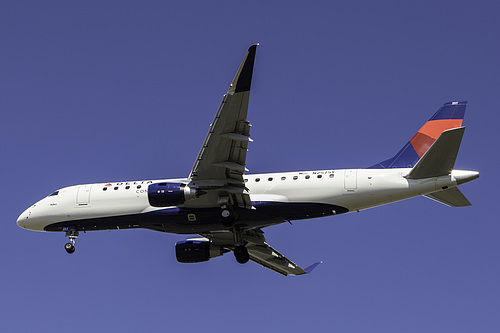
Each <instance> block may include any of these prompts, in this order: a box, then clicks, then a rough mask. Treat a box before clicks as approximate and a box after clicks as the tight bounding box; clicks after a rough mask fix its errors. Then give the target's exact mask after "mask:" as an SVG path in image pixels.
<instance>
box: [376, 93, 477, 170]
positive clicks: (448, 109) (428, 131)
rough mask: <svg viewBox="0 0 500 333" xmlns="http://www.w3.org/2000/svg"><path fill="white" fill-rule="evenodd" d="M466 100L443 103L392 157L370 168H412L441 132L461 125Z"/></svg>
mask: <svg viewBox="0 0 500 333" xmlns="http://www.w3.org/2000/svg"><path fill="white" fill-rule="evenodd" d="M466 107H467V102H465V101H464V102H450V103H446V104H444V105H443V106H442V107H441V108H440V109H439V110H438V111H437V112H436V113H435V114H434V115H433V116H432V118H431V119H429V121H427V122H426V123H425V124H424V126H422V128H421V129H419V130H418V132H417V134H415V135H414V136H413V137H412V138H411V139H410V141H409V142H408V143H407V144H406V145H405V146H404V147H403V148H402V149H401V150H400V151H399V152H398V153H397V154H396V155H394V156H393V157H392V158H390V159H388V160H385V161H383V162H380V163H377V164H375V165H372V166H371V167H370V169H387V168H413V166H415V164H416V163H417V162H418V160H419V159H420V158H421V157H422V156H423V155H424V154H425V153H426V152H427V150H428V149H429V148H430V146H431V145H432V144H433V143H434V141H436V139H437V138H438V137H439V136H440V135H441V133H442V132H444V131H446V130H449V129H452V128H458V127H461V126H462V123H463V120H464V113H465V108H466Z"/></svg>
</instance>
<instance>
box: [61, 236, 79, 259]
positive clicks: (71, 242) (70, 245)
mask: <svg viewBox="0 0 500 333" xmlns="http://www.w3.org/2000/svg"><path fill="white" fill-rule="evenodd" d="M66 237H68V238H69V242H68V243H66V244H64V249H65V250H66V252H68V253H69V254H71V253H73V252H75V242H76V238H77V237H78V231H76V230H69V231H66Z"/></svg>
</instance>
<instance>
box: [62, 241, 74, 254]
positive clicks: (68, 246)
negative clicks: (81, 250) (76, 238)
mask: <svg viewBox="0 0 500 333" xmlns="http://www.w3.org/2000/svg"><path fill="white" fill-rule="evenodd" d="M64 249H65V250H66V252H68V253H69V254H71V253H73V252H75V246H74V245H73V243H66V244H64Z"/></svg>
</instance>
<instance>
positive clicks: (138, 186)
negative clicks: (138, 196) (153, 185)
mask: <svg viewBox="0 0 500 333" xmlns="http://www.w3.org/2000/svg"><path fill="white" fill-rule="evenodd" d="M165 184H166V183H165ZM160 185H161V184H160ZM141 187H142V186H141V185H137V188H138V189H139V188H141Z"/></svg>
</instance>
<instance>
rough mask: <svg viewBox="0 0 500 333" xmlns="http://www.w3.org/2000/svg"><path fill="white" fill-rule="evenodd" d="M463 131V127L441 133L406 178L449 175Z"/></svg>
mask: <svg viewBox="0 0 500 333" xmlns="http://www.w3.org/2000/svg"><path fill="white" fill-rule="evenodd" d="M464 130H465V127H459V128H453V129H450V130H447V131H444V132H443V133H441V135H440V136H439V138H437V140H436V141H434V143H433V144H432V146H431V147H430V148H429V149H428V150H427V151H426V152H425V154H424V155H423V156H422V158H421V159H420V160H419V161H418V162H417V164H415V166H414V167H413V169H411V171H410V173H409V174H408V175H407V176H406V178H407V179H422V178H431V177H439V176H446V175H449V174H450V173H451V171H452V170H453V166H454V165H455V160H456V158H457V154H458V149H459V148H460V143H461V142H462V137H463V135H464Z"/></svg>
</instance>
